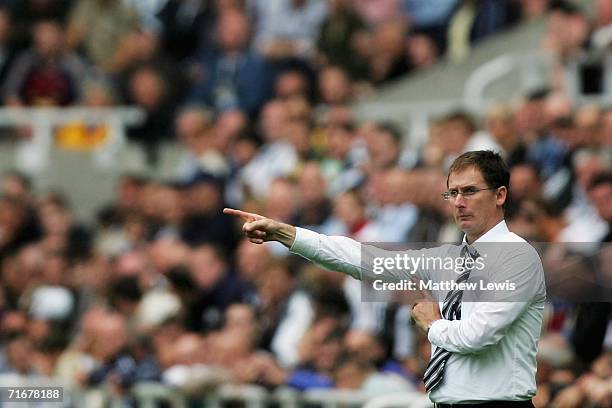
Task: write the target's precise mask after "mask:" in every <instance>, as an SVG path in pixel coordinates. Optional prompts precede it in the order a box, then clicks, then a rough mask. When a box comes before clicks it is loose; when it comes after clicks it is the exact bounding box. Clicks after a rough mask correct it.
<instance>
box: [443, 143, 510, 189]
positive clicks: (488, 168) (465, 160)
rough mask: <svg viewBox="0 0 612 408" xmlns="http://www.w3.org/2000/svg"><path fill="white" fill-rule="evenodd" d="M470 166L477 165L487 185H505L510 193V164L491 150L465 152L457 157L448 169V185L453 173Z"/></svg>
mask: <svg viewBox="0 0 612 408" xmlns="http://www.w3.org/2000/svg"><path fill="white" fill-rule="evenodd" d="M469 167H476V168H477V169H478V170H479V171H480V173H481V174H482V177H483V178H484V180H485V183H487V187H489V188H498V187H502V186H504V187H506V189H508V194H510V171H509V170H508V166H507V165H506V163H505V162H504V159H502V158H501V156H500V155H499V153H495V152H493V151H491V150H475V151H471V152H466V153H463V154H462V155H461V156H459V157H457V158H456V159H455V161H454V162H453V164H451V166H450V169H448V175H447V176H446V187H448V181H449V178H450V175H451V174H452V173H455V172H458V171H462V170H465V169H467V168H469Z"/></svg>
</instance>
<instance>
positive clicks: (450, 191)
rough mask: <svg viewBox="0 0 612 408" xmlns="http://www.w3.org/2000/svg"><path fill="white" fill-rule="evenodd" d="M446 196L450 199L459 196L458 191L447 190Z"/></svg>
mask: <svg viewBox="0 0 612 408" xmlns="http://www.w3.org/2000/svg"><path fill="white" fill-rule="evenodd" d="M448 194H449V195H450V196H451V197H457V195H458V194H459V191H458V190H448Z"/></svg>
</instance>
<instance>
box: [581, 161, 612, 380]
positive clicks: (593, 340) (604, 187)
mask: <svg viewBox="0 0 612 408" xmlns="http://www.w3.org/2000/svg"><path fill="white" fill-rule="evenodd" d="M588 193H589V197H590V198H591V201H592V202H593V205H594V206H595V208H596V209H597V212H598V213H599V216H600V217H601V218H603V220H604V221H606V222H607V223H608V226H609V229H608V234H607V235H606V236H605V237H604V238H603V239H602V241H601V243H602V247H601V251H600V255H599V256H600V262H603V253H602V252H604V251H608V252H609V251H610V247H609V244H608V243H610V242H612V172H611V171H607V172H603V173H600V174H599V175H597V176H595V177H594V178H593V180H592V181H591V186H590V188H589V191H588ZM606 278H607V279H608V280H609V279H610V277H609V276H608V277H606ZM611 310H612V304H611V303H610V302H594V303H582V304H580V305H579V306H578V312H577V316H576V324H575V326H574V331H573V333H572V344H573V346H574V351H575V352H576V355H577V356H578V357H579V359H580V362H581V363H582V364H583V367H584V368H587V367H588V366H589V365H590V363H592V362H593V361H594V360H595V359H596V358H597V357H599V356H600V355H601V352H602V349H603V342H604V338H605V336H606V330H607V328H608V322H609V320H610V311H611Z"/></svg>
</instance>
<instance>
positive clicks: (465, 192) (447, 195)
mask: <svg viewBox="0 0 612 408" xmlns="http://www.w3.org/2000/svg"><path fill="white" fill-rule="evenodd" d="M498 188H499V187H494V188H478V187H474V186H468V187H466V188H464V189H461V190H459V189H456V188H452V189H450V190H448V191H445V192H443V193H442V198H443V199H445V200H446V201H450V200H454V199H456V198H457V197H458V196H459V194H461V195H462V196H464V197H471V196H473V195H474V194H476V193H477V192H479V191H484V190H497V189H498Z"/></svg>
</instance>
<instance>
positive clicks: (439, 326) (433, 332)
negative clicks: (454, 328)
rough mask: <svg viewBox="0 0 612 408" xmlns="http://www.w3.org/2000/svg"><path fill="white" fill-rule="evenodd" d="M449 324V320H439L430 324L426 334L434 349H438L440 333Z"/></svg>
mask: <svg viewBox="0 0 612 408" xmlns="http://www.w3.org/2000/svg"><path fill="white" fill-rule="evenodd" d="M450 324H451V322H450V320H446V319H439V320H436V321H435V322H433V323H432V324H431V327H430V328H429V331H428V332H427V339H428V340H429V342H430V343H431V344H433V345H434V346H436V347H440V343H441V342H440V336H441V335H442V332H443V331H444V330H446V328H447V327H449V326H450Z"/></svg>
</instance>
